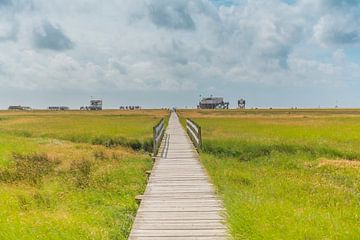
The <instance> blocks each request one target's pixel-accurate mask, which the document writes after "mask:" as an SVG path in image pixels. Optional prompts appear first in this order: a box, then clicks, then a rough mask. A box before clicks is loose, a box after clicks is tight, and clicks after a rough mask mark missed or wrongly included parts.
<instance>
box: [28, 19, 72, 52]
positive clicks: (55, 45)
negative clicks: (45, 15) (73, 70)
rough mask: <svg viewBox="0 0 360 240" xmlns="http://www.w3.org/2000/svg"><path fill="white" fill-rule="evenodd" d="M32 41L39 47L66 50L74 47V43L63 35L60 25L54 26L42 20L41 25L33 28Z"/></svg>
mask: <svg viewBox="0 0 360 240" xmlns="http://www.w3.org/2000/svg"><path fill="white" fill-rule="evenodd" d="M33 42H34V45H35V47H37V48H39V49H50V50H55V51H63V50H68V49H71V48H73V47H74V43H73V42H72V41H71V40H70V39H69V37H67V36H66V35H65V33H64V32H63V31H62V29H61V28H60V26H54V25H52V24H51V23H49V22H47V21H44V22H43V23H42V25H41V26H40V27H39V28H37V29H34V32H33Z"/></svg>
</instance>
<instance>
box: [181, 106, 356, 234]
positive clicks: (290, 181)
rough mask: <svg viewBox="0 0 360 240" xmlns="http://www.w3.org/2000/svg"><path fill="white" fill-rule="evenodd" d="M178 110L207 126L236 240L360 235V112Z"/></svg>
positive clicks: (205, 155)
mask: <svg viewBox="0 0 360 240" xmlns="http://www.w3.org/2000/svg"><path fill="white" fill-rule="evenodd" d="M179 112H180V115H181V116H182V118H185V117H191V118H193V119H194V120H195V121H196V122H197V123H199V124H200V125H201V126H202V132H203V140H204V142H203V148H202V151H201V161H202V163H203V164H204V166H205V167H206V169H207V171H208V172H209V175H210V176H211V179H212V181H213V182H214V184H215V185H216V188H217V191H218V193H219V195H220V196H221V197H222V198H223V200H224V204H225V207H226V209H227V213H228V216H227V220H228V223H229V227H230V230H231V233H232V236H233V237H234V239H357V238H358V237H359V236H360V230H359V229H360V218H359V215H358V214H357V213H358V212H359V211H360V204H359V203H360V171H359V169H360V167H359V164H358V163H360V150H359V145H360V111H359V110H355V109H347V110H298V111H296V110H247V111H235V110H231V111H179Z"/></svg>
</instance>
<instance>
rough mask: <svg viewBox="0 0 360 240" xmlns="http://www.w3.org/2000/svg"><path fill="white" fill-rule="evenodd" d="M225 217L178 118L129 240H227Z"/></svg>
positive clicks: (172, 119) (173, 120)
mask: <svg viewBox="0 0 360 240" xmlns="http://www.w3.org/2000/svg"><path fill="white" fill-rule="evenodd" d="M223 214H224V209H223V207H222V203H221V201H220V200H219V199H218V198H217V197H216V196H215V192H214V190H213V186H212V184H211V183H210V182H209V178H208V176H207V175H206V173H205V171H204V169H203V168H202V166H201V164H200V162H199V158H198V154H197V152H196V150H195V149H194V147H193V144H192V142H191V141H190V139H189V138H188V136H187V135H186V133H185V131H184V129H183V128H182V126H181V124H180V121H179V119H178V116H177V115H176V113H172V114H171V116H170V120H169V125H168V128H167V130H166V134H165V136H164V139H163V141H162V144H161V147H160V151H159V153H158V156H157V158H156V161H155V165H154V168H153V170H152V172H151V175H150V178H149V182H148V185H147V188H146V191H145V193H144V196H143V199H142V201H141V204H140V208H139V210H138V212H137V215H136V219H135V222H134V225H133V228H132V231H131V233H130V237H129V239H130V240H140V239H141V240H142V239H143V240H150V239H151V240H155V239H159V240H162V239H169V240H171V239H177V240H180V239H185V240H190V239H199V240H224V239H227V238H228V234H227V232H228V231H227V229H226V227H225V225H224V218H223Z"/></svg>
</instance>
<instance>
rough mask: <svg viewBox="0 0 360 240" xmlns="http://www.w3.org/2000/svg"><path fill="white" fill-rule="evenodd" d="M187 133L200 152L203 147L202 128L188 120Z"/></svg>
mask: <svg viewBox="0 0 360 240" xmlns="http://www.w3.org/2000/svg"><path fill="white" fill-rule="evenodd" d="M186 131H187V133H188V135H189V137H190V139H191V141H192V142H193V144H194V146H195V147H196V149H197V150H198V151H199V150H200V148H201V145H202V138H201V127H200V126H199V125H198V124H197V123H196V122H194V121H193V120H191V119H189V118H188V119H186Z"/></svg>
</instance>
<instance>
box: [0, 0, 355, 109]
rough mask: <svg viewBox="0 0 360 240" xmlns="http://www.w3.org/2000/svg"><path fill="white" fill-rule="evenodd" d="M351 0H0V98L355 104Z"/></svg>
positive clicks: (78, 102)
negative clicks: (217, 98)
mask: <svg viewBox="0 0 360 240" xmlns="http://www.w3.org/2000/svg"><path fill="white" fill-rule="evenodd" d="M359 47H360V1H359V0H121V1H119V0H107V1H98V0H51V1H49V0H0V108H7V107H8V106H9V105H29V106H32V107H34V108H46V107H48V106H50V105H66V106H70V107H72V108H79V107H80V106H83V105H87V104H88V102H89V100H90V98H91V97H93V98H101V99H103V100H104V106H105V108H118V107H119V106H124V105H140V106H143V107H147V108H151V107H173V106H175V107H189V108H190V107H195V106H196V105H197V102H198V101H199V99H200V97H205V96H210V95H213V96H222V97H224V98H225V100H227V101H230V103H231V106H232V107H235V104H236V100H237V99H239V98H245V99H246V100H247V103H248V107H334V106H335V105H338V106H340V107H360V81H359V80H360V49H359Z"/></svg>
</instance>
